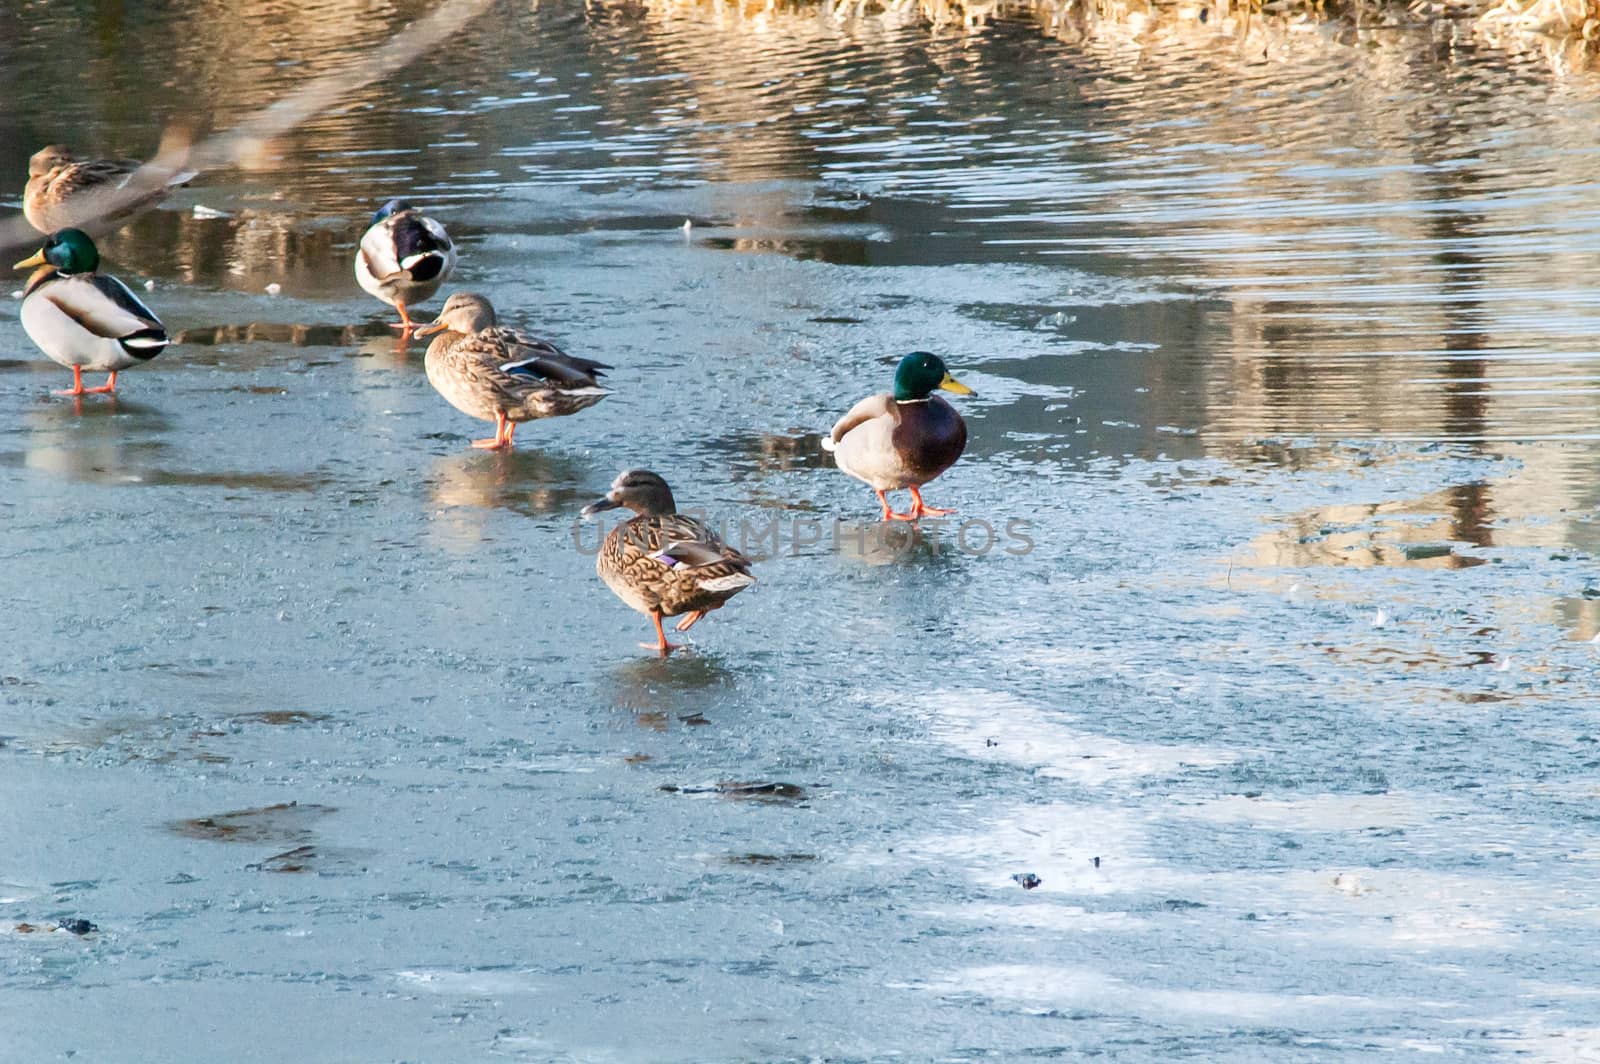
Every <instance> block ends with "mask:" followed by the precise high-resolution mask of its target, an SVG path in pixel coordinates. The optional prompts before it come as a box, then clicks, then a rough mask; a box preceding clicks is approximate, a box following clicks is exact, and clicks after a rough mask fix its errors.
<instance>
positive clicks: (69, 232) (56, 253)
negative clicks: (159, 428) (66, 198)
mask: <svg viewBox="0 0 1600 1064" xmlns="http://www.w3.org/2000/svg"><path fill="white" fill-rule="evenodd" d="M35 266H37V267H38V269H37V270H35V271H34V273H33V276H32V277H29V278H28V287H27V291H26V293H25V294H24V295H23V297H22V327H23V328H24V329H25V330H27V333H28V336H30V337H31V338H32V339H33V342H34V343H36V344H38V345H39V348H40V350H42V351H43V352H44V353H45V354H47V355H49V356H50V357H51V359H53V360H54V361H56V362H58V363H60V364H61V365H63V366H66V367H67V368H69V369H71V370H72V389H71V390H70V391H64V392H57V393H56V394H57V395H87V394H89V393H91V392H114V391H116V390H117V372H118V371H119V370H124V369H127V368H128V367H129V366H136V365H138V364H139V363H141V362H148V361H150V360H151V359H152V358H155V357H156V356H157V355H159V354H160V353H161V352H162V350H163V349H165V348H166V346H167V344H168V343H170V342H171V341H170V340H168V338H167V331H166V330H165V329H164V328H162V327H161V321H160V319H158V318H157V317H156V316H155V314H154V313H153V312H152V311H151V310H150V308H149V307H147V306H145V305H144V304H143V303H141V302H139V298H138V297H137V296H135V295H134V294H133V293H132V292H130V291H128V286H127V285H125V284H123V283H122V282H121V281H119V280H117V279H116V278H115V277H110V276H107V275H105V274H101V273H96V272H95V271H96V270H97V269H98V268H99V266H100V252H99V251H97V250H96V249H95V246H94V241H93V240H90V239H89V235H88V234H87V233H85V232H83V231H82V230H81V229H63V230H61V232H59V233H54V234H52V235H51V236H50V238H49V239H48V240H46V241H45V242H44V247H42V248H40V249H39V251H38V253H37V254H35V255H34V256H33V258H31V259H25V260H23V261H22V262H19V263H17V266H16V268H17V269H19V270H23V269H28V268H30V267H35ZM86 369H87V370H94V371H97V372H101V373H109V374H111V376H110V377H109V378H108V379H107V380H106V383H105V384H104V385H103V386H101V387H99V388H85V387H84V386H83V371H84V370H86Z"/></svg>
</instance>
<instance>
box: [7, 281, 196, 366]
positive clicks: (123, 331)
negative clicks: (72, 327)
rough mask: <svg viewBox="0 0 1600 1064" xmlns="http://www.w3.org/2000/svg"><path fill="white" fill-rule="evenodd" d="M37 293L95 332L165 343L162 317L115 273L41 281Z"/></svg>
mask: <svg viewBox="0 0 1600 1064" xmlns="http://www.w3.org/2000/svg"><path fill="white" fill-rule="evenodd" d="M38 294H39V296H40V297H41V298H44V299H48V300H49V301H50V302H51V303H54V304H55V305H56V307H57V309H59V310H60V311H61V313H63V314H65V315H66V316H67V317H69V318H71V319H72V320H73V321H74V322H76V323H77V324H78V325H80V326H81V327H82V328H84V329H85V330H86V331H88V332H90V333H93V334H94V335H95V336H100V337H104V338H106V339H108V340H127V341H130V342H132V341H133V340H135V339H139V340H141V341H144V340H148V341H149V343H150V344H152V345H154V347H155V349H156V350H159V349H160V348H162V347H165V346H166V343H167V334H166V330H164V329H163V328H162V327H161V320H160V319H159V318H157V317H156V316H155V312H154V311H152V310H151V309H150V308H149V307H147V306H145V305H144V304H143V303H141V302H140V301H139V297H138V296H136V295H134V294H133V293H132V292H131V291H129V290H128V286H127V285H125V284H123V283H122V282H121V281H119V280H117V279H116V278H115V277H109V276H106V275H104V274H92V275H90V276H88V277H82V278H61V279H60V280H59V281H58V282H57V283H55V284H49V285H42V286H41V287H40V288H39V290H38Z"/></svg>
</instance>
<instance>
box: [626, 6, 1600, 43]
mask: <svg viewBox="0 0 1600 1064" xmlns="http://www.w3.org/2000/svg"><path fill="white" fill-rule="evenodd" d="M707 2H709V3H711V4H712V5H713V6H716V7H720V8H727V9H734V10H737V11H739V12H740V13H741V14H744V15H755V14H760V13H773V12H777V11H798V10H808V9H810V10H814V9H816V8H818V7H821V8H824V9H826V10H828V11H829V12H831V13H832V14H833V15H835V16H837V17H840V18H855V17H863V16H887V17H889V18H891V19H895V18H898V19H907V20H909V19H917V20H921V21H923V22H926V23H928V24H929V25H931V26H932V27H934V28H935V29H943V28H946V27H952V26H967V27H978V26H983V25H985V24H987V23H988V22H990V21H992V20H994V19H997V18H1007V19H1012V18H1020V19H1027V20H1030V21H1033V22H1036V23H1038V25H1039V27H1040V29H1041V30H1043V31H1044V32H1045V33H1047V34H1048V35H1050V36H1053V37H1066V38H1076V37H1083V36H1086V35H1088V34H1089V33H1091V32H1093V31H1094V30H1095V29H1096V27H1097V26H1100V25H1105V24H1110V25H1116V26H1119V27H1124V28H1131V29H1132V30H1134V31H1135V32H1137V31H1138V30H1139V29H1141V28H1142V27H1143V26H1146V25H1155V24H1169V25H1170V24H1173V23H1188V24H1191V25H1195V26H1201V27H1209V28H1211V29H1213V30H1215V31H1218V32H1220V33H1223V34H1235V33H1237V34H1240V35H1246V34H1248V32H1249V30H1250V29H1251V27H1252V25H1258V24H1261V23H1265V22H1273V21H1277V22H1284V21H1291V22H1304V21H1328V22H1342V23H1345V24H1348V25H1351V26H1354V27H1367V26H1395V25H1405V24H1422V23H1427V22H1432V21H1436V20H1440V19H1449V20H1452V21H1455V20H1461V21H1470V22H1472V23H1474V24H1475V25H1476V26H1477V27H1478V28H1481V29H1483V30H1485V31H1486V32H1487V33H1489V34H1490V35H1491V36H1493V37H1506V36H1511V35H1522V36H1527V37H1533V38H1537V37H1544V38H1548V39H1550V40H1552V41H1563V42H1571V43H1573V44H1578V42H1583V43H1584V44H1587V46H1588V47H1589V48H1590V49H1600V0H644V6H647V7H658V8H682V7H685V6H695V5H696V4H698V5H701V6H704V5H705V4H706V3H707Z"/></svg>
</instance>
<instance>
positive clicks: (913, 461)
mask: <svg viewBox="0 0 1600 1064" xmlns="http://www.w3.org/2000/svg"><path fill="white" fill-rule="evenodd" d="M939 388H943V389H944V390H945V391H947V392H954V393H956V394H957V395H971V394H972V389H971V388H968V387H967V386H966V385H965V384H962V383H961V382H960V381H958V380H956V379H955V378H954V377H952V376H950V371H949V370H947V369H946V368H945V365H944V362H943V361H941V360H940V358H939V356H938V355H930V354H929V353H928V352H926V351H913V352H912V353H911V354H909V355H907V356H906V357H905V358H902V359H901V360H900V365H899V368H897V369H896V370H895V371H894V394H893V395H891V394H889V393H888V392H883V393H881V394H878V395H869V396H867V397H866V398H865V399H863V400H861V402H859V403H857V404H856V405H855V406H853V407H851V408H850V412H849V413H848V414H846V415H845V416H844V417H842V418H840V419H839V420H838V421H837V422H835V423H834V426H833V431H832V432H831V433H829V435H828V436H827V437H825V438H824V439H823V441H822V449H823V450H825V451H832V452H833V460H834V462H835V463H836V464H837V465H838V466H839V468H840V469H842V470H844V471H845V472H846V473H849V474H850V475H851V476H853V477H855V478H856V479H857V480H864V481H866V482H867V484H868V485H869V486H870V487H871V488H872V490H873V491H874V492H876V493H877V495H878V505H880V506H882V507H883V519H884V520H885V521H915V520H917V519H918V518H919V517H941V516H943V515H945V514H950V513H954V512H955V511H954V510H941V509H939V508H937V507H934V506H928V505H926V504H925V503H923V501H922V485H924V484H926V483H927V482H928V481H930V480H932V479H933V478H934V477H937V476H938V475H939V474H940V473H943V472H944V471H945V470H946V469H949V468H950V467H951V466H953V465H955V462H956V459H957V458H960V457H961V452H962V451H964V450H966V447H967V423H966V422H965V421H962V420H961V415H960V414H958V413H956V411H955V408H954V407H953V406H951V405H950V404H949V403H947V402H945V401H944V400H943V399H941V398H939V397H938V396H937V395H934V394H933V393H934V391H935V390H936V389H939ZM897 488H910V489H911V510H910V511H909V512H908V513H903V514H900V513H895V512H894V510H892V509H891V508H890V507H889V500H888V498H886V497H885V495H884V492H886V491H894V490H895V489H897Z"/></svg>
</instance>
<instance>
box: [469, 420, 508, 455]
mask: <svg viewBox="0 0 1600 1064" xmlns="http://www.w3.org/2000/svg"><path fill="white" fill-rule="evenodd" d="M510 424H511V423H510V422H509V421H507V420H506V415H505V411H503V410H496V411H495V413H494V438H493V439H489V440H473V441H472V446H474V447H476V448H478V449H479V450H481V451H498V450H500V449H501V448H503V447H510V446H511V433H509V432H507V431H506V426H508V425H510Z"/></svg>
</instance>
